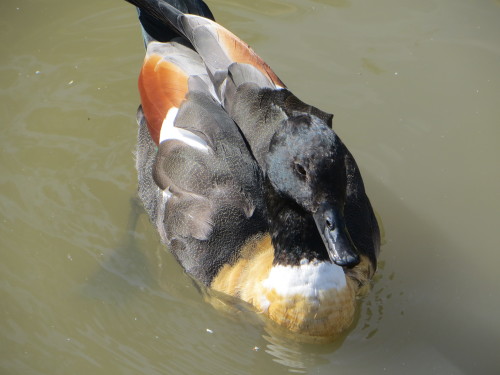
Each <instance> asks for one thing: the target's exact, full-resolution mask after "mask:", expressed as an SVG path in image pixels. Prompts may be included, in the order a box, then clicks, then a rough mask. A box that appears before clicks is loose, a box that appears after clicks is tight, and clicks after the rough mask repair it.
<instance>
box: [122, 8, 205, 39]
mask: <svg viewBox="0 0 500 375" xmlns="http://www.w3.org/2000/svg"><path fill="white" fill-rule="evenodd" d="M125 1H127V2H129V3H131V4H133V5H135V6H136V7H137V8H138V11H139V21H140V22H141V26H142V29H143V34H144V40H145V42H146V44H147V43H148V42H150V41H151V40H157V41H159V42H168V41H170V40H172V39H174V38H176V37H179V36H182V35H181V33H179V31H178V30H179V27H181V26H180V24H179V20H178V19H179V16H180V15H181V14H183V13H185V14H195V15H198V16H202V17H205V18H209V19H211V20H214V16H213V14H212V12H211V11H210V9H209V8H208V6H207V5H206V4H205V3H204V2H203V1H202V0H125Z"/></svg>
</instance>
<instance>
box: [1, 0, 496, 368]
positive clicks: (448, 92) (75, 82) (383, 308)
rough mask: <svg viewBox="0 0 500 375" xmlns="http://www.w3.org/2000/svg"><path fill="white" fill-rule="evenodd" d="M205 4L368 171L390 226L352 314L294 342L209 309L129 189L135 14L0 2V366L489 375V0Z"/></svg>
mask: <svg viewBox="0 0 500 375" xmlns="http://www.w3.org/2000/svg"><path fill="white" fill-rule="evenodd" d="M209 5H210V6H211V8H212V10H213V12H214V14H215V16H216V18H217V19H218V21H219V22H220V23H222V24H223V25H225V26H226V27H228V28H229V29H231V30H232V31H233V32H235V33H236V34H237V35H239V36H240V37H242V38H243V39H245V40H246V41H247V42H248V43H250V44H251V45H252V46H253V47H254V48H255V49H256V51H257V52H258V53H259V54H260V55H261V56H262V57H263V58H264V59H265V60H266V61H267V62H268V63H269V64H270V65H271V66H272V67H273V69H274V71H275V72H276V73H277V74H278V75H279V76H280V78H281V79H282V80H283V81H284V82H286V83H287V85H288V86H289V88H290V89H291V90H292V91H293V92H294V93H296V94H297V95H298V96H299V97H300V98H301V99H303V100H305V101H307V102H309V103H311V104H314V105H316V106H318V107H320V108H321V109H323V110H325V111H329V112H333V113H334V114H335V119H334V127H335V129H336V131H337V132H338V134H339V135H340V136H341V137H342V139H343V140H344V142H345V143H346V144H347V145H348V146H349V148H350V150H351V151H352V153H353V154H354V155H355V157H356V159H357V161H358V164H359V165H360V167H361V169H362V172H363V176H364V179H365V182H366V185H367V190H368V193H369V195H370V198H371V200H372V203H373V205H374V206H375V208H376V211H377V213H378V215H379V217H380V218H381V222H382V223H383V228H384V232H385V235H384V244H383V246H382V253H381V267H380V269H379V272H378V274H377V277H376V281H375V283H374V286H373V290H372V291H371V293H370V294H369V295H368V296H367V297H366V298H365V299H364V300H363V301H362V303H361V309H360V315H359V318H358V320H357V322H356V325H355V327H354V328H353V329H352V331H351V332H350V334H349V335H348V336H346V337H345V338H343V339H342V340H339V341H337V342H335V343H332V344H328V345H301V344H296V343H294V342H292V341H290V340H288V339H286V338H283V337H279V336H276V335H273V334H272V333H269V332H267V331H266V330H265V329H264V327H263V326H262V324H260V323H259V322H258V320H256V319H255V317H254V316H252V314H248V313H244V312H242V313H240V314H236V315H228V314H224V313H221V312H218V311H216V310H214V309H213V308H212V307H211V306H210V305H209V304H208V303H206V302H205V301H204V300H203V297H202V295H201V294H200V293H199V291H198V290H197V288H196V287H195V286H194V284H193V283H192V282H191V280H190V279H189V277H187V276H186V275H185V274H184V273H183V271H182V269H181V268H180V267H179V266H178V265H177V263H176V262H175V260H174V259H173V258H172V257H171V256H170V255H169V254H168V253H166V252H165V250H164V249H163V248H162V246H161V245H160V243H159V239H158V236H157V234H156V232H155V230H154V228H153V227H152V226H151V225H150V223H149V221H148V219H147V218H146V217H145V215H144V214H143V213H142V211H141V210H140V208H137V206H136V205H134V202H133V199H132V198H133V197H135V194H136V172H135V171H134V158H133V150H134V144H135V136H136V125H135V110H136V107H137V105H138V102H139V98H138V94H137V88H136V80H137V74H138V70H139V68H140V64H141V62H142V58H143V49H142V41H141V39H140V38H141V37H140V32H139V27H138V23H137V20H136V18H135V13H134V10H133V8H132V7H131V6H129V5H128V4H126V3H124V2H121V1H110V0H106V1H102V0H100V1H97V0H89V1H86V2H68V1H61V0H38V1H34V0H15V1H14V0H12V1H4V2H2V3H1V4H0V30H1V33H0V42H1V45H2V49H1V52H0V95H1V100H0V118H1V120H2V122H1V125H0V126H1V129H2V135H1V137H0V220H1V225H0V251H1V259H2V262H1V263H0V298H1V307H0V340H1V341H0V369H1V371H0V372H1V373H2V374H67V373H74V374H90V373H91V374H106V375H109V374H254V373H255V374H264V373H273V374H281V373H283V374H284V373H289V372H299V373H300V372H302V373H311V374H367V373H370V374H495V373H498V371H499V369H500V359H499V358H498V349H499V347H500V297H499V293H498V286H499V285H500V273H499V272H498V264H499V262H500V252H499V251H498V235H497V231H498V226H499V224H500V223H499V212H500V204H499V202H500V200H499V195H498V192H499V191H500V177H499V173H498V164H499V161H500V151H499V150H500V147H499V146H500V142H499V140H500V130H499V129H500V127H499V125H500V124H499V121H500V106H499V105H498V98H499V97H500V23H499V22H498V19H499V17H500V3H499V1H493V0H480V1H471V0H422V1H418V2H416V1H410V0H399V1H395V0H380V1H377V2H367V1H360V0H293V1H284V0H283V1H281V0H268V1H266V0H258V1H252V2H248V1H246V0H238V1H227V0H214V1H209ZM131 200H132V201H131ZM137 213H138V214H139V217H138V219H137V221H135V220H134V218H136V217H137Z"/></svg>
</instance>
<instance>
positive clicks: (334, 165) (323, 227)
mask: <svg viewBox="0 0 500 375" xmlns="http://www.w3.org/2000/svg"><path fill="white" fill-rule="evenodd" d="M346 152H347V151H346V148H345V146H344V144H343V143H342V142H341V141H340V139H339V137H338V136H337V135H336V134H335V133H334V132H333V130H332V129H331V128H330V127H328V126H327V125H326V124H325V122H324V121H323V120H321V119H319V118H317V117H316V116H311V115H300V116H296V117H290V118H288V119H287V120H285V121H284V122H283V123H282V125H281V127H280V129H279V130H278V131H277V132H276V133H275V134H274V136H273V137H272V139H271V143H270V146H269V152H268V153H267V155H266V158H265V173H266V175H267V177H268V178H269V181H270V182H271V185H272V187H273V188H274V189H275V191H276V192H277V193H278V194H280V195H281V196H283V197H285V198H288V199H290V200H292V201H294V202H295V203H297V204H298V205H299V206H300V207H301V208H302V209H303V210H304V211H305V212H307V213H308V214H310V215H312V217H313V218H314V221H315V223H316V226H317V229H318V232H319V234H320V236H321V238H322V240H323V242H324V245H325V248H326V250H327V252H328V255H329V257H330V259H331V261H332V262H333V263H335V264H337V265H339V266H343V267H354V266H355V265H357V264H358V263H359V261H360V258H359V253H358V250H357V249H356V246H355V245H354V243H353V241H352V239H351V237H350V235H349V232H348V230H347V227H346V222H345V218H344V204H345V200H346V189H347V176H346V168H345V157H346Z"/></svg>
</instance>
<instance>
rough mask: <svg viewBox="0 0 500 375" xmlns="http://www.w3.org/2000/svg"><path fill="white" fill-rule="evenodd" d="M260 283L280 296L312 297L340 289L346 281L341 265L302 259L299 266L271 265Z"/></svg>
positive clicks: (344, 285)
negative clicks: (266, 275)
mask: <svg viewBox="0 0 500 375" xmlns="http://www.w3.org/2000/svg"><path fill="white" fill-rule="evenodd" d="M262 285H263V286H264V287H265V288H266V289H269V290H272V289H274V290H275V291H276V293H278V294H279V295H281V296H292V295H302V296H304V297H309V298H311V297H313V298H314V297H317V296H318V293H319V292H320V291H326V290H330V289H336V290H338V291H340V290H342V289H344V288H345V287H346V286H347V282H346V276H345V274H344V271H343V269H342V267H340V266H337V265H336V264H333V263H330V262H319V261H312V262H309V261H307V260H302V261H301V264H300V265H299V266H282V265H277V266H273V267H272V268H271V272H270V273H269V277H268V278H267V279H265V280H264V281H263V282H262Z"/></svg>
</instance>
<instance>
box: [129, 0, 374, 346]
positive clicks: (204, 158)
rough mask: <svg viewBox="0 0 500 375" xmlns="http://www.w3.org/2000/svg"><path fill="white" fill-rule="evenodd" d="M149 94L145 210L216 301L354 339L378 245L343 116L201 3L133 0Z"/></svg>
mask: <svg viewBox="0 0 500 375" xmlns="http://www.w3.org/2000/svg"><path fill="white" fill-rule="evenodd" d="M126 1H127V2H129V3H131V4H133V5H135V6H136V8H137V11H138V15H139V21H140V24H141V28H142V34H143V38H144V43H145V46H146V56H145V59H144V62H143V66H142V68H141V71H140V74H139V80H138V86H139V93H140V97H141V105H140V106H139V109H138V111H137V123H138V125H139V130H138V142H137V151H136V168H137V172H138V180H139V188H138V194H139V197H140V199H141V201H142V203H143V205H144V207H145V209H146V212H147V213H148V215H149V217H150V219H151V221H152V223H153V224H154V225H155V227H156V228H157V230H158V233H159V236H160V239H161V241H162V242H163V243H164V244H165V246H166V247H167V248H168V249H169V250H170V251H171V252H172V254H173V255H174V257H175V258H176V259H177V261H178V262H179V263H180V265H181V266H182V267H183V269H184V270H185V271H186V272H187V273H188V274H189V275H190V276H191V277H192V278H193V279H194V280H195V281H196V282H197V283H199V284H200V285H201V286H203V287H204V288H206V290H208V291H211V292H215V293H219V294H221V295H224V296H229V297H231V298H235V299H237V300H240V301H243V302H244V303H246V304H247V305H248V306H249V307H250V308H251V309H253V310H254V311H256V312H257V313H258V314H259V315H260V316H263V317H264V318H265V319H266V320H268V321H270V322H272V324H273V325H274V326H276V327H279V328H282V329H284V330H285V331H287V332H289V333H291V334H292V335H294V337H297V338H299V339H300V338H306V339H307V341H311V340H312V341H317V340H319V341H321V340H325V339H333V338H335V337H338V336H339V335H341V334H342V333H343V332H345V331H346V330H348V329H349V327H351V326H352V324H353V321H354V319H355V316H356V309H357V299H358V297H359V296H360V295H362V294H363V292H364V291H365V290H366V287H367V286H368V287H369V284H370V280H371V279H372V277H373V275H374V273H375V271H376V268H377V257H378V254H379V249H380V231H379V227H378V223H377V220H376V217H375V214H374V211H373V208H372V206H371V203H370V200H369V198H368V196H367V194H366V192H365V188H364V184H363V180H362V177H361V174H360V171H359V168H358V166H357V164H356V162H355V160H354V157H353V156H352V154H351V153H350V152H349V150H348V149H347V147H346V146H345V144H344V143H343V142H342V141H341V140H340V138H339V136H338V135H337V134H336V133H335V131H334V130H333V127H332V119H333V115H332V114H329V113H327V112H324V111H322V110H320V109H318V108H316V107H314V106H311V105H309V104H306V103H304V102H302V101H301V100H300V99H298V98H297V97H296V96H295V95H294V94H293V93H292V92H291V91H290V90H288V88H287V87H286V85H285V84H284V83H283V82H282V81H281V80H280V79H279V78H278V76H277V75H276V74H275V73H274V72H273V71H272V70H271V68H270V67H269V66H268V65H267V64H266V63H265V62H264V61H263V60H262V59H261V58H260V57H259V56H258V55H257V54H256V53H255V52H254V51H253V49H252V48H251V47H250V46H248V44H246V43H245V42H244V41H242V40H241V39H240V38H238V37H237V36H236V35H234V34H233V33H231V32H230V31H229V30H227V29H226V28H224V27H223V26H221V25H219V24H218V23H216V21H215V18H214V16H213V14H212V12H211V11H210V9H209V7H208V6H207V5H206V4H205V3H204V2H203V1H201V0H126Z"/></svg>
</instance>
